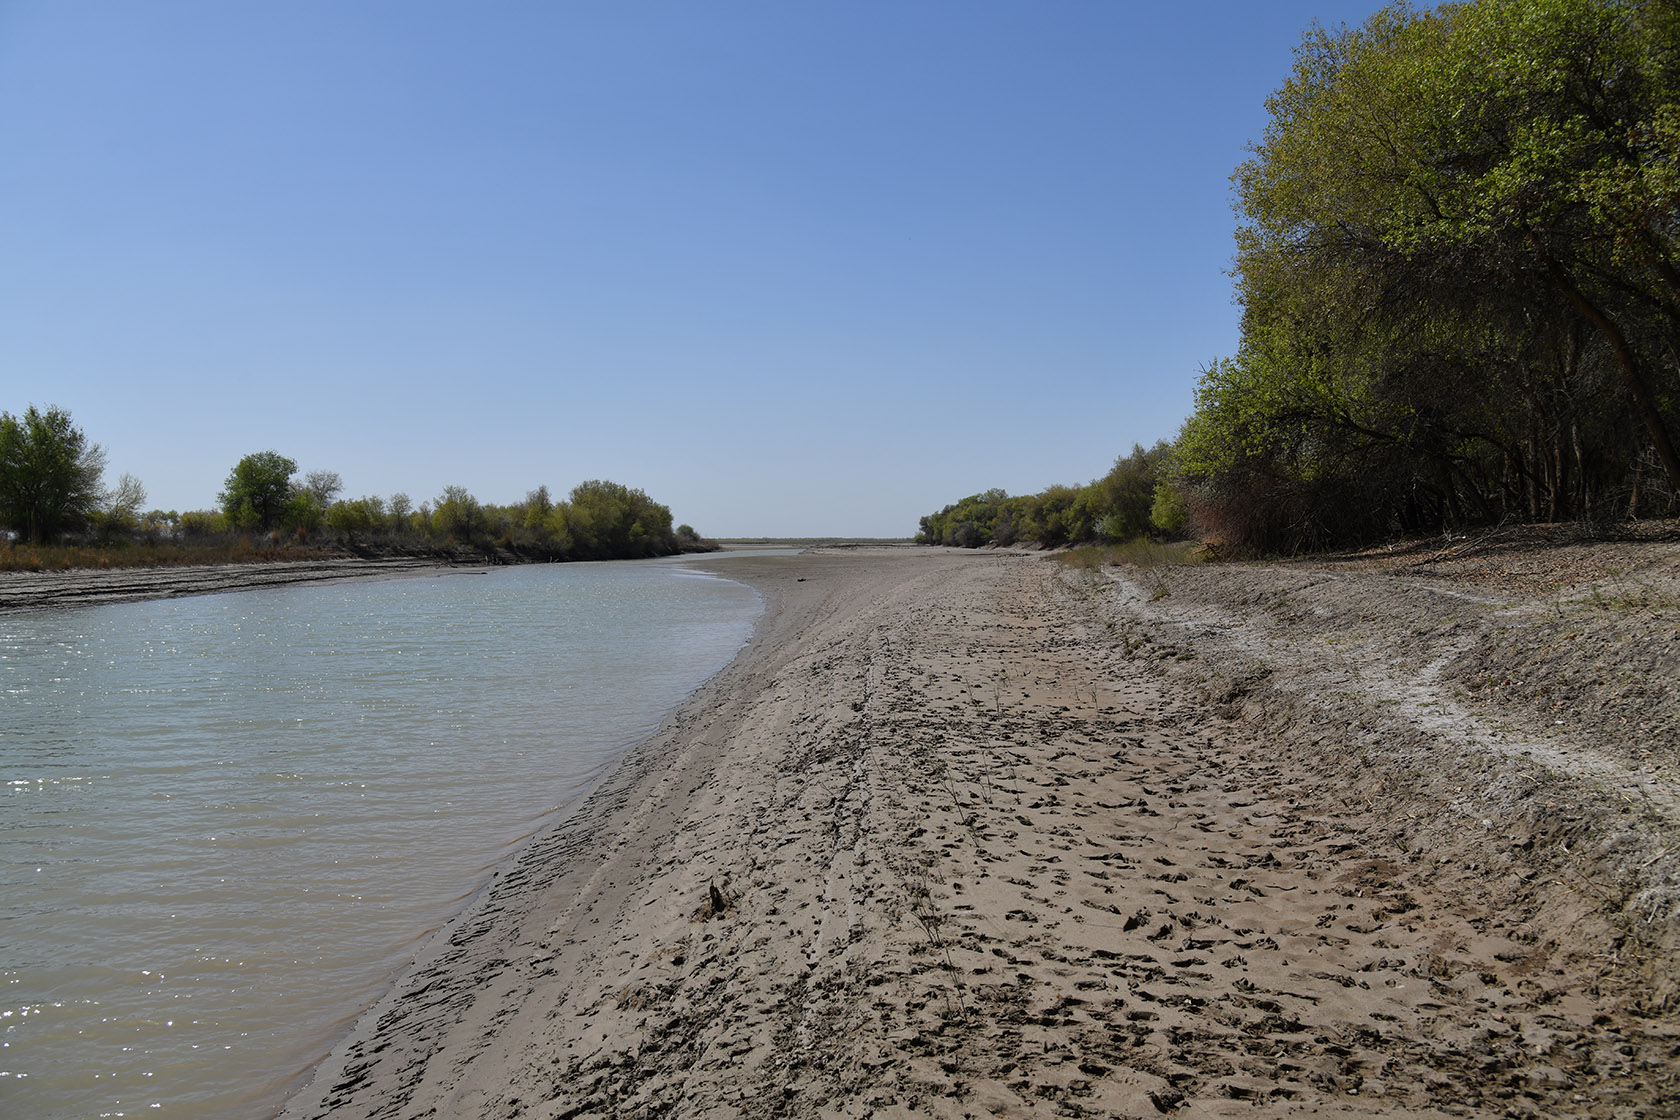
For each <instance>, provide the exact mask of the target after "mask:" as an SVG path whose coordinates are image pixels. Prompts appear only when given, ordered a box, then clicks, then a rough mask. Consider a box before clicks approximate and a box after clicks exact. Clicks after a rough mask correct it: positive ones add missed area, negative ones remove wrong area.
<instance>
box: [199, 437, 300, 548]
mask: <svg viewBox="0 0 1680 1120" xmlns="http://www.w3.org/2000/svg"><path fill="white" fill-rule="evenodd" d="M295 473H297V463H296V462H295V461H294V460H292V459H288V458H286V457H285V456H284V455H282V454H280V453H279V452H278V451H258V452H255V453H253V454H250V455H247V456H245V457H244V458H243V459H241V460H239V462H238V463H237V464H235V465H234V468H233V470H232V471H230V472H229V473H228V476H227V481H226V483H224V484H223V489H222V493H221V495H220V496H219V498H218V499H217V500H218V501H220V502H221V504H222V512H223V513H225V514H226V515H227V519H228V522H229V524H230V525H231V526H232V527H233V528H236V529H263V530H267V529H272V528H274V527H275V526H277V525H279V524H281V521H282V518H284V517H285V516H286V515H287V514H288V513H291V512H294V510H293V509H292V507H291V505H290V503H291V501H292V475H293V474H295Z"/></svg>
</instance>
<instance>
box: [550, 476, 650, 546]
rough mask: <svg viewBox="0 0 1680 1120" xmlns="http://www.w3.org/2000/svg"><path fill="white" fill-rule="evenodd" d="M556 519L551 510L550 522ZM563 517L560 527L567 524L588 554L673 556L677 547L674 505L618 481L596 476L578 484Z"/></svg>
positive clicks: (572, 535) (573, 489) (573, 543)
mask: <svg viewBox="0 0 1680 1120" xmlns="http://www.w3.org/2000/svg"><path fill="white" fill-rule="evenodd" d="M556 508H557V509H558V508H559V507H556ZM554 520H555V519H554V518H553V516H552V514H551V515H550V522H551V524H552V523H553V522H554ZM561 522H562V524H561V525H560V526H556V527H557V528H560V527H563V529H564V531H565V532H566V533H567V534H569V535H570V538H571V542H572V546H571V547H572V550H573V551H574V552H575V553H576V554H577V555H578V556H581V557H583V558H585V559H590V560H619V559H631V558H635V557H644V556H671V555H674V554H675V553H676V552H677V551H678V545H677V538H676V533H675V532H674V531H673V530H672V528H671V511H670V509H668V508H667V507H665V506H662V505H660V504H659V503H658V502H655V501H653V500H652V499H651V498H649V497H648V496H647V494H645V493H644V492H642V491H641V490H633V489H631V488H630V487H628V486H623V485H621V484H619V483H617V482H607V481H604V480H600V479H595V480H591V481H589V482H583V483H579V484H578V485H577V486H575V487H573V488H572V494H571V500H570V501H569V502H567V503H566V504H565V513H564V517H563V518H562V519H561ZM555 536H556V537H559V536H560V534H559V533H556V534H555Z"/></svg>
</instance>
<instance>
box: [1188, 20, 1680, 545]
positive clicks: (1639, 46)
mask: <svg viewBox="0 0 1680 1120" xmlns="http://www.w3.org/2000/svg"><path fill="white" fill-rule="evenodd" d="M1677 26H1680V21H1677V19H1676V16H1675V14H1674V9H1673V7H1672V5H1670V4H1663V3H1657V2H1655V0H1625V2H1614V3H1607V2H1605V0H1472V2H1468V3H1461V4H1449V5H1445V6H1443V7H1441V8H1439V9H1436V10H1433V11H1427V12H1417V11H1414V10H1413V9H1411V8H1409V7H1407V6H1406V5H1404V4H1396V5H1393V6H1391V7H1388V8H1385V9H1383V10H1382V11H1380V12H1378V13H1376V14H1375V15H1373V16H1372V17H1371V18H1370V19H1369V20H1368V21H1367V22H1366V23H1365V24H1364V25H1363V26H1362V27H1358V28H1352V29H1340V30H1336V31H1326V30H1323V29H1315V30H1314V31H1312V32H1310V33H1309V34H1308V36H1307V37H1306V39H1305V41H1304V42H1303V43H1302V45H1301V47H1300V49H1299V50H1298V51H1297V54H1296V62H1295V68H1294V72H1293V73H1292V75H1291V76H1290V78H1289V80H1288V81H1286V82H1285V83H1284V85H1283V86H1282V87H1281V88H1280V89H1279V90H1278V91H1277V92H1276V93H1275V94H1274V95H1273V96H1272V97H1271V98H1270V99H1269V100H1268V103H1267V108H1268V110H1269V112H1270V115H1271V121H1270V124H1269V125H1268V127H1267V130H1266V133H1265V137H1264V139H1263V141H1262V142H1261V143H1260V144H1259V145H1258V146H1257V147H1256V148H1255V149H1254V156H1253V158H1252V159H1250V160H1248V161H1247V162H1245V163H1244V164H1243V165H1242V166H1240V167H1239V168H1238V169H1237V172H1236V174H1235V176H1234V177H1233V178H1234V181H1235V183H1236V187H1237V196H1238V203H1239V212H1240V215H1241V218H1242V224H1241V226H1240V228H1239V230H1238V255H1237V269H1236V276H1237V288H1238V293H1239V295H1240V297H1241V299H1242V301H1243V305H1244V315H1243V333H1242V340H1241V344H1240V347H1239V350H1238V353H1237V354H1236V355H1235V356H1234V357H1232V358H1230V359H1226V360H1224V361H1220V362H1217V363H1215V364H1214V365H1213V366H1212V367H1210V368H1209V369H1208V370H1206V371H1205V372H1204V376H1203V379H1202V383H1201V386H1200V387H1199V389H1198V393H1197V401H1196V412H1195V415H1194V416H1192V417H1191V419H1190V420H1189V422H1188V423H1187V424H1186V426H1185V428H1184V431H1183V432H1182V433H1181V435H1180V438H1179V441H1178V447H1177V471H1178V475H1177V477H1176V480H1175V485H1176V487H1177V489H1178V491H1179V493H1180V494H1181V495H1182V496H1183V497H1184V499H1185V501H1186V504H1187V507H1188V512H1189V513H1190V515H1191V518H1192V520H1193V521H1195V522H1196V523H1197V524H1198V525H1199V526H1200V527H1201V528H1202V530H1203V531H1205V532H1211V533H1213V534H1215V535H1218V536H1221V537H1223V538H1225V539H1226V540H1227V541H1228V542H1230V543H1233V544H1237V545H1239V546H1242V547H1249V548H1259V549H1264V550H1287V549H1293V548H1300V547H1311V546H1314V545H1320V544H1329V543H1336V542H1351V541H1355V540H1361V539H1369V538H1372V537H1377V536H1382V535H1386V534H1389V533H1393V532H1397V531H1411V532H1417V531H1427V530H1429V529H1434V528H1439V527H1441V526H1442V525H1452V524H1462V523H1465V522H1470V521H1485V520H1493V519H1498V518H1504V517H1512V516H1516V517H1546V518H1559V517H1564V516H1590V517H1608V516H1617V515H1620V514H1621V513H1624V512H1638V511H1639V510H1640V509H1641V508H1642V503H1643V505H1644V506H1645V507H1650V506H1652V505H1653V504H1659V503H1672V502H1673V500H1674V496H1675V494H1676V493H1677V492H1680V458H1676V456H1675V454H1674V448H1673V444H1672V441H1671V439H1670V435H1669V431H1670V428H1671V426H1672V424H1673V422H1674V410H1675V406H1676V403H1677V402H1680V364H1677V354H1680V348H1677V342H1680V332H1677V330H1676V325H1677V323H1680V272H1677V271H1676V259H1677V257H1676V254H1677V250H1680V246H1677V243H1676V237H1677V235H1680V224H1677V223H1676V221H1675V217H1674V216H1675V214H1676V212H1677V206H1676V204H1677V203H1680V81H1677V75H1680V62H1677V53H1680V52H1677V49H1676V45H1677V40H1676V37H1675V30H1676V27H1677Z"/></svg>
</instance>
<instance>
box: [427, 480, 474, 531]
mask: <svg viewBox="0 0 1680 1120" xmlns="http://www.w3.org/2000/svg"><path fill="white" fill-rule="evenodd" d="M484 525H485V518H484V509H483V507H482V506H480V505H479V502H478V499H477V498H475V497H473V496H472V495H471V494H470V493H468V492H467V488H466V487H465V486H445V487H444V488H443V494H442V495H441V496H440V497H439V498H438V500H437V508H436V509H434V510H433V511H432V531H433V532H434V533H437V534H439V535H441V536H445V537H448V538H449V539H451V540H456V541H461V542H463V543H470V542H472V541H473V540H474V539H475V538H477V537H479V536H480V535H482V534H483V531H484Z"/></svg>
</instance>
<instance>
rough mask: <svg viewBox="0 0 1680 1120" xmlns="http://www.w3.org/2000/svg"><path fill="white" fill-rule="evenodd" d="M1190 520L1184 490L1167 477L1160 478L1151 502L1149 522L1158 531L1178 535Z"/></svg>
mask: <svg viewBox="0 0 1680 1120" xmlns="http://www.w3.org/2000/svg"><path fill="white" fill-rule="evenodd" d="M1189 521H1190V510H1189V507H1188V506H1186V505H1185V502H1184V494H1183V492H1182V491H1180V490H1179V488H1178V487H1176V486H1174V485H1173V484H1172V483H1171V482H1168V481H1167V480H1166V479H1160V480H1158V481H1157V482H1156V483H1155V496H1154V498H1153V499H1152V500H1151V501H1150V503H1149V524H1150V525H1151V526H1153V527H1154V528H1155V530H1156V531H1157V532H1160V533H1165V534H1166V535H1168V536H1176V535H1178V534H1179V533H1182V532H1183V531H1184V526H1185V525H1186V524H1188V523H1189Z"/></svg>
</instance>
